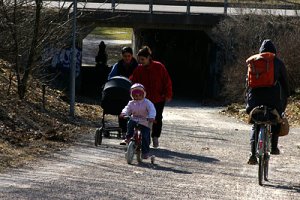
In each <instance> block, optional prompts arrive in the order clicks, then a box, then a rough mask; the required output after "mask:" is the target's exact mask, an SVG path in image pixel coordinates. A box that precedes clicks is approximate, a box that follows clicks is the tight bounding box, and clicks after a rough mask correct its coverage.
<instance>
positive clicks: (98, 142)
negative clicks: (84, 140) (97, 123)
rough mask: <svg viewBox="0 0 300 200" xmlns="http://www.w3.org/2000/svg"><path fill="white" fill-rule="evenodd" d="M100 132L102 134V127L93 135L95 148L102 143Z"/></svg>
mask: <svg viewBox="0 0 300 200" xmlns="http://www.w3.org/2000/svg"><path fill="white" fill-rule="evenodd" d="M102 132H103V128H102V127H101V128H99V129H97V130H96V133H95V146H98V145H101V143H102Z"/></svg>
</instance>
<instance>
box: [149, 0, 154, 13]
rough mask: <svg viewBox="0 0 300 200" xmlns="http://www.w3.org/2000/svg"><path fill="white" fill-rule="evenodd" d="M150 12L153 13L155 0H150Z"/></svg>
mask: <svg viewBox="0 0 300 200" xmlns="http://www.w3.org/2000/svg"><path fill="white" fill-rule="evenodd" d="M149 12H150V13H151V14H152V13H153V0H149Z"/></svg>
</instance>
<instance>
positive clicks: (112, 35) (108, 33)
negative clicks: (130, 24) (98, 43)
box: [91, 27, 132, 40]
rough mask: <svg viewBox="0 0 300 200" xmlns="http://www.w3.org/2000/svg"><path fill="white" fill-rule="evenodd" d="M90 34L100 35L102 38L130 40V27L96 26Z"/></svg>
mask: <svg viewBox="0 0 300 200" xmlns="http://www.w3.org/2000/svg"><path fill="white" fill-rule="evenodd" d="M91 34H94V35H101V37H103V38H104V39H111V40H131V39H132V29H131V28H118V27H97V28H95V29H94V30H93V31H92V32H91Z"/></svg>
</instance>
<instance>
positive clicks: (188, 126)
mask: <svg viewBox="0 0 300 200" xmlns="http://www.w3.org/2000/svg"><path fill="white" fill-rule="evenodd" d="M221 109H222V108H210V107H201V106H200V105H199V104H196V103H192V102H181V101H173V102H172V103H171V104H169V105H168V106H167V107H166V109H165V112H164V127H163V135H162V137H161V139H160V144H161V146H160V148H159V149H151V151H152V153H153V154H155V155H156V160H155V164H154V165H152V164H150V161H149V160H146V161H144V162H143V163H142V164H138V163H137V162H136V161H134V163H133V164H132V165H128V164H127V163H126V161H125V158H124V147H122V146H120V145H119V142H120V140H118V139H114V138H113V139H106V138H104V139H103V144H102V145H100V146H98V147H95V146H94V130H91V132H90V133H88V134H85V136H83V138H82V140H81V142H78V143H76V144H75V145H74V146H72V147H71V148H69V149H67V150H64V151H61V152H58V153H56V154H55V155H54V156H52V157H47V158H44V159H42V160H41V161H40V162H39V163H38V164H35V166H29V167H27V168H22V169H14V170H11V171H9V172H6V173H4V174H0V199H116V200H117V199H228V200H229V199H230V200H232V199H272V200H283V199H284V200H288V199H300V167H299V164H300V161H299V160H300V159H299V158H300V142H299V141H300V135H299V134H297V133H299V131H300V129H296V128H293V129H292V130H291V132H290V134H289V136H286V137H283V138H280V141H279V143H280V149H281V152H282V154H281V155H279V156H272V157H271V161H270V167H271V168H270V175H269V178H270V181H269V182H267V183H266V185H265V186H263V187H262V186H259V185H258V181H257V166H249V165H247V164H246V161H247V158H248V155H249V130H250V126H249V125H247V124H245V123H243V122H239V121H237V120H236V119H234V118H229V117H226V116H223V115H220V114H219V111H220V110H221Z"/></svg>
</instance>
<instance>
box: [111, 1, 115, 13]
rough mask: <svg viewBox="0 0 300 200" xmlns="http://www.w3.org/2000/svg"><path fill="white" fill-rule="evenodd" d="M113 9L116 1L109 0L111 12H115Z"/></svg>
mask: <svg viewBox="0 0 300 200" xmlns="http://www.w3.org/2000/svg"><path fill="white" fill-rule="evenodd" d="M115 9H116V1H115V0H111V10H112V12H115Z"/></svg>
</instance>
